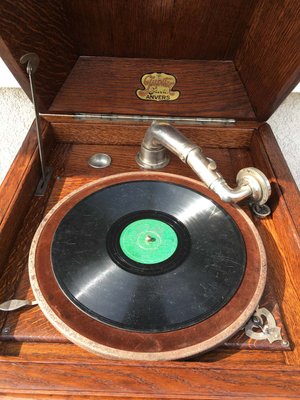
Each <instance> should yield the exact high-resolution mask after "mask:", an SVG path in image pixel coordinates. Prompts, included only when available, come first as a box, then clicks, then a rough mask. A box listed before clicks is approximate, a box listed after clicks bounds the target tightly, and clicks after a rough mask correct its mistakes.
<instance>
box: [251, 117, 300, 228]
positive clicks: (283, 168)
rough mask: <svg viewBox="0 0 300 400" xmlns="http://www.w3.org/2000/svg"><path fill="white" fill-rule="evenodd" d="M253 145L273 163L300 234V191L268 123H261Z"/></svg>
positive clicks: (254, 150) (256, 151)
mask: <svg viewBox="0 0 300 400" xmlns="http://www.w3.org/2000/svg"><path fill="white" fill-rule="evenodd" d="M258 136H259V139H258ZM251 147H252V149H253V152H254V153H255V154H257V156H259V155H260V156H261V157H263V158H266V157H267V158H268V162H269V164H270V165H272V170H273V172H274V176H275V177H276V180H277V182H278V185H279V187H280V190H281V193H282V195H283V197H284V199H285V202H286V205H287V207H288V209H289V212H290V215H291V216H292V218H293V221H294V224H295V228H296V229H297V231H298V233H299V235H300V208H299V203H300V192H299V189H298V187H297V185H296V183H295V181H294V178H293V176H292V174H291V172H290V171H289V168H288V166H287V163H286V161H285V159H284V157H283V155H282V152H281V150H280V148H279V146H278V143H277V141H276V139H275V137H274V134H273V132H272V129H271V127H270V126H269V125H268V124H263V125H261V126H260V127H259V129H258V134H257V135H253V137H252V145H251ZM266 150H268V153H266ZM266 154H267V155H266Z"/></svg>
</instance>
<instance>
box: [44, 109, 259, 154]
mask: <svg viewBox="0 0 300 400" xmlns="http://www.w3.org/2000/svg"><path fill="white" fill-rule="evenodd" d="M48 117H49V116H48ZM52 119H53V117H52V116H51V117H50V121H51V120H52ZM149 124H150V122H148V123H147V122H145V123H143V122H136V123H133V122H108V121H99V122H98V121H97V122H96V121H95V119H94V120H93V119H90V120H88V119H87V120H86V119H76V117H75V118H74V117H73V118H69V120H67V118H65V117H63V119H62V118H57V117H54V121H53V123H52V124H51V127H52V131H53V133H54V136H55V138H56V140H57V141H58V142H64V143H74V144H75V143H77V144H108V145H137V146H139V145H140V144H141V143H142V140H143V137H144V135H145V133H146V130H147V129H148V127H149ZM176 127H177V128H178V129H180V131H181V132H183V133H184V135H186V136H187V137H188V138H189V139H190V140H192V141H194V142H197V143H198V144H199V145H200V146H204V147H205V146H207V147H215V148H242V147H243V148H247V147H249V145H250V143H251V138H252V134H253V131H254V125H252V126H248V124H247V125H245V126H244V125H242V126H239V125H238V124H234V125H231V126H228V125H227V126H226V125H221V124H220V125H214V126H213V125H210V126H207V125H206V126H205V125H198V126H195V125H192V124H189V125H187V124H176Z"/></svg>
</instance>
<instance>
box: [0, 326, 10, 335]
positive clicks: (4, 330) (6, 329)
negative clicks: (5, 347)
mask: <svg viewBox="0 0 300 400" xmlns="http://www.w3.org/2000/svg"><path fill="white" fill-rule="evenodd" d="M9 332H10V327H9V326H7V327H6V328H4V329H2V334H3V335H8V334H9Z"/></svg>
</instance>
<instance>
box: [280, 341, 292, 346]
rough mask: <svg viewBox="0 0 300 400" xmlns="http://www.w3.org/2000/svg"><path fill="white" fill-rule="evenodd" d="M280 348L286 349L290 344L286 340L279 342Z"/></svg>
mask: <svg viewBox="0 0 300 400" xmlns="http://www.w3.org/2000/svg"><path fill="white" fill-rule="evenodd" d="M281 344H282V346H284V347H288V346H289V345H290V342H289V341H288V340H282V341H281Z"/></svg>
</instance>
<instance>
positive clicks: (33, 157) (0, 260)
mask: <svg viewBox="0 0 300 400" xmlns="http://www.w3.org/2000/svg"><path fill="white" fill-rule="evenodd" d="M41 127H42V136H43V140H44V142H45V159H46V160H47V159H48V156H49V151H51V148H52V145H53V136H52V134H51V129H50V127H49V124H48V123H46V122H43V121H42V124H41ZM40 177H41V168H40V161H39V153H38V148H37V138H36V130H35V126H34V124H33V125H32V126H31V128H30V131H29V133H28V135H27V137H26V138H25V140H24V143H23V145H22V146H21V148H20V150H19V152H18V154H17V156H16V158H15V160H14V162H13V164H12V166H11V168H10V170H9V171H8V173H7V176H6V178H5V179H4V181H3V182H2V185H1V187H0V210H1V211H0V212H1V217H0V233H1V235H0V270H1V271H3V268H4V264H5V261H6V259H7V257H8V254H9V251H10V249H11V246H12V244H13V242H14V238H15V235H16V233H17V232H18V229H19V227H20V224H21V223H22V221H23V218H24V215H25V214H26V212H27V209H28V207H29V204H30V201H31V198H32V196H33V194H34V192H35V190H36V187H37V184H38V182H39V180H40Z"/></svg>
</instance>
